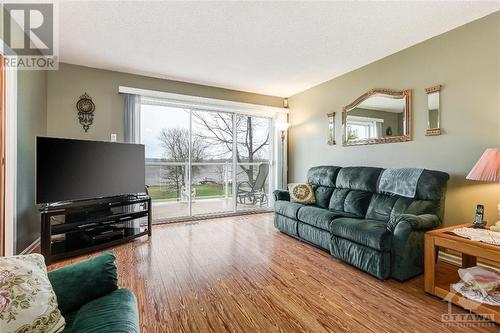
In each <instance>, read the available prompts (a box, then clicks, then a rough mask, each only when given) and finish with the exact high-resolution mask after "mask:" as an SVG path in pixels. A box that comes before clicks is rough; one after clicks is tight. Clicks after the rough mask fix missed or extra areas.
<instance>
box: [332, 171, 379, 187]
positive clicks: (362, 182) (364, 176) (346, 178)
mask: <svg viewBox="0 0 500 333" xmlns="http://www.w3.org/2000/svg"><path fill="white" fill-rule="evenodd" d="M383 170H384V169H382V168H372V167H347V168H342V169H341V170H340V171H339V174H338V176H337V181H336V183H335V187H337V188H348V189H351V190H359V191H365V192H376V190H377V183H378V179H379V177H380V174H381V173H382V171H383Z"/></svg>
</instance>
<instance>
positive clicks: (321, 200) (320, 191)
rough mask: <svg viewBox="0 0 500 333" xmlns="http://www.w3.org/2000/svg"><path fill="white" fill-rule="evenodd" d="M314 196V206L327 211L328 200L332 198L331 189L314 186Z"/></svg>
mask: <svg viewBox="0 0 500 333" xmlns="http://www.w3.org/2000/svg"><path fill="white" fill-rule="evenodd" d="M313 188H314V196H315V197H316V206H318V207H321V208H325V209H328V205H329V204H330V198H331V197H332V193H333V188H332V187H327V186H317V185H314V186H313Z"/></svg>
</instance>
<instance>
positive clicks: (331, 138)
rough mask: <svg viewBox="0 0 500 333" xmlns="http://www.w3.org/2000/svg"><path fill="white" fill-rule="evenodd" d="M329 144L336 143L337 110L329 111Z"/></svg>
mask: <svg viewBox="0 0 500 333" xmlns="http://www.w3.org/2000/svg"><path fill="white" fill-rule="evenodd" d="M326 116H327V117H328V144H329V145H331V146H333V145H334V144H335V112H332V113H328V114H327V115H326Z"/></svg>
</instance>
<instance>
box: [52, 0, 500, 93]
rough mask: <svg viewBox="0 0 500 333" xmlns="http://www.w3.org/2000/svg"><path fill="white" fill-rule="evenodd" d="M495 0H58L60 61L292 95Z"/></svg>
mask: <svg viewBox="0 0 500 333" xmlns="http://www.w3.org/2000/svg"><path fill="white" fill-rule="evenodd" d="M497 10H500V2H499V1H494V2H478V1H474V2H439V1H434V2H349V1H338V2H165V1H162V2H151V1H133V2H125V1H111V2H108V1H65V2H63V3H61V4H60V28H59V31H60V50H59V51H60V59H61V61H62V62H67V63H72V64H78V65H84V66H90V67H97V68H104V69H110V70H117V71H123V72H130V73H135V74H142V75H148V76H154V77H161V78H168V79H175V80H182V81H188V82H194V83H201V84H207V85H213V86H218V87H225V88H231V89H237V90H243V91H250V92H257V93H263V94H268V95H276V96H282V97H285V96H291V95H293V94H295V93H298V92H300V91H303V90H305V89H307V88H310V87H312V86H315V85H317V84H319V83H321V82H324V81H327V80H329V79H332V78H334V77H337V76H339V75H341V74H344V73H347V72H349V71H352V70H354V69H356V68H359V67H361V66H364V65H366V64H369V63H371V62H373V61H375V60H378V59H380V58H383V57H385V56H387V55H390V54H392V53H395V52H397V51H400V50H402V49H405V48H407V47H409V46H412V45H414V44H416V43H418V42H421V41H423V40H426V39H428V38H431V37H433V36H436V35H439V34H441V33H443V32H446V31H448V30H451V29H453V28H455V27H458V26H460V25H463V24H465V23H467V22H470V21H472V20H475V19H478V18H480V17H483V16H485V15H487V14H489V13H492V12H494V11H497Z"/></svg>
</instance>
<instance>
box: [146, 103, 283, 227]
mask: <svg viewBox="0 0 500 333" xmlns="http://www.w3.org/2000/svg"><path fill="white" fill-rule="evenodd" d="M271 129H272V121H271V118H265V117H255V116H249V115H242V114H237V113H232V112H222V111H213V110H199V109H190V108H183V107H176V106H172V105H170V104H168V103H165V102H162V101H158V100H147V99H145V100H143V102H142V104H141V111H140V138H141V143H143V144H144V145H145V146H146V184H147V185H148V187H149V194H150V195H151V197H152V199H153V219H154V221H155V222H163V221H169V220H178V219H182V218H189V217H193V216H194V217H197V216H208V215H222V214H227V213H235V212H239V211H248V210H265V209H268V208H269V204H270V203H269V201H270V194H271V190H272V186H271V184H272V183H273V179H274V172H273V168H272V165H273V163H272V156H273V151H272V147H273V142H272V141H273V140H272V139H273V138H272V135H271Z"/></svg>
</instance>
